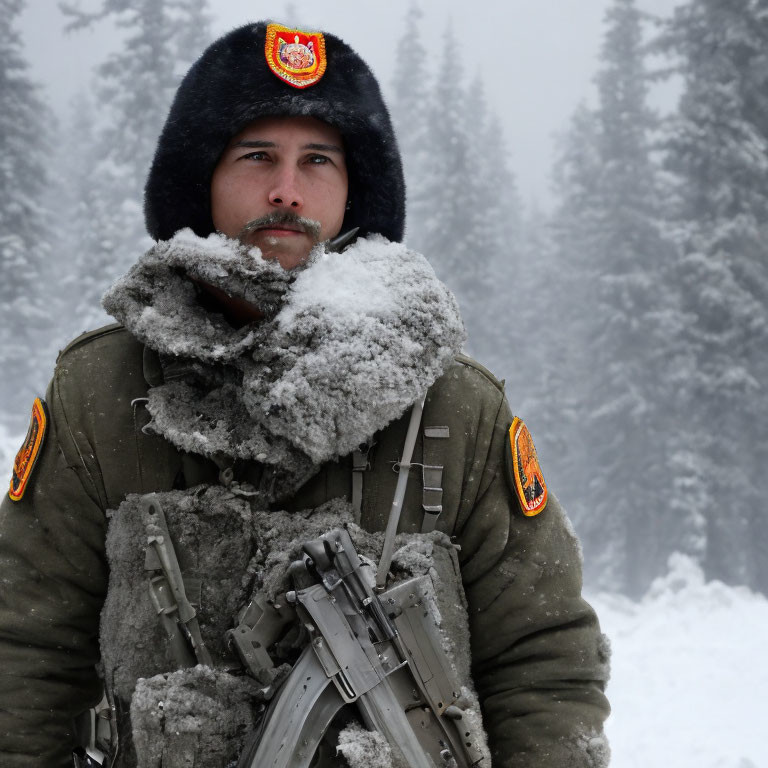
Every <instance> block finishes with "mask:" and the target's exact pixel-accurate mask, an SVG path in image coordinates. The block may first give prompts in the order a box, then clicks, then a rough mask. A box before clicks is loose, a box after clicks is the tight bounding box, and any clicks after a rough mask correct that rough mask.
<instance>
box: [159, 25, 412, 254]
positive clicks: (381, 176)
mask: <svg viewBox="0 0 768 768" xmlns="http://www.w3.org/2000/svg"><path fill="white" fill-rule="evenodd" d="M267 28H268V24H267V23H266V22H259V23H257V24H249V25H247V26H244V27H240V28H239V29H235V30H234V31H232V32H230V33H229V34H227V35H225V36H224V37H222V38H220V39H219V40H217V41H216V42H214V43H213V44H212V45H211V46H210V47H209V48H208V49H207V50H206V51H205V52H204V53H203V55H202V56H201V57H200V59H198V61H197V62H196V63H195V64H194V65H193V66H192V68H191V69H190V71H189V72H188V73H187V75H186V77H185V78H184V80H183V81H182V83H181V85H180V86H179V90H178V91H177V93H176V98H175V100H174V102H173V105H172V107H171V111H170V114H169V115H168V120H167V122H166V124H165V127H164V128H163V131H162V133H161V135H160V139H159V141H158V144H157V149H156V152H155V158H154V162H153V163H152V168H151V170H150V173H149V178H148V179H147V184H146V188H145V197H144V213H145V220H146V226H147V231H148V232H149V234H150V235H151V236H152V237H154V238H155V239H156V240H168V239H169V238H171V237H172V236H173V235H174V233H176V232H177V231H178V230H180V229H183V228H184V227H190V228H191V229H192V230H193V231H194V232H195V233H196V234H198V235H200V236H201V237H205V236H207V235H209V234H210V233H211V232H213V230H214V227H213V221H212V219H211V210H210V208H211V200H210V183H211V176H212V174H213V170H214V168H215V167H216V163H217V162H218V160H219V157H220V156H221V153H222V152H223V151H224V149H225V147H226V146H227V143H228V141H229V140H230V139H231V138H232V137H233V136H234V135H235V134H237V133H238V132H239V131H241V130H242V129H243V128H244V127H245V126H246V125H248V123H251V122H253V121H254V120H256V119H258V118H260V117H269V116H278V115H287V116H306V115H310V116H312V117H316V118H318V119H320V120H323V121H325V122H327V123H329V124H330V125H333V126H335V127H336V128H338V129H339V131H340V132H341V135H342V137H343V138H344V144H345V150H346V154H347V167H348V171H349V186H350V199H351V200H352V205H351V207H350V209H349V210H348V211H347V213H346V216H345V218H344V223H343V228H342V231H346V230H348V229H352V228H354V227H359V228H360V235H361V236H365V235H368V234H373V233H378V234H381V235H383V236H384V237H386V238H387V239H389V240H393V241H397V242H399V241H401V240H402V238H403V232H404V227H405V181H404V178H403V169H402V162H401V159H400V152H399V150H398V147H397V140H396V139H395V135H394V131H393V129H392V123H391V121H390V117H389V112H388V111H387V107H386V105H385V104H384V100H383V98H382V96H381V92H380V90H379V84H378V82H377V81H376V78H375V77H374V75H373V73H372V72H371V70H370V69H369V67H368V65H367V64H366V63H365V62H364V61H363V60H362V59H361V58H360V57H359V56H358V55H357V53H355V51H353V50H352V49H351V48H350V47H349V46H348V45H347V44H346V43H345V42H344V41H343V40H340V39H339V38H337V37H335V36H334V35H330V34H323V39H324V43H325V57H326V69H325V72H324V74H323V76H322V77H321V78H320V79H319V80H318V81H317V82H315V83H314V84H312V85H309V86H307V87H303V88H296V87H294V86H293V85H291V84H290V83H288V82H286V81H285V80H283V79H282V78H281V77H279V76H278V75H276V74H275V73H274V72H273V71H272V70H271V69H270V66H269V62H268V59H267V53H266V50H265V42H266V36H267Z"/></svg>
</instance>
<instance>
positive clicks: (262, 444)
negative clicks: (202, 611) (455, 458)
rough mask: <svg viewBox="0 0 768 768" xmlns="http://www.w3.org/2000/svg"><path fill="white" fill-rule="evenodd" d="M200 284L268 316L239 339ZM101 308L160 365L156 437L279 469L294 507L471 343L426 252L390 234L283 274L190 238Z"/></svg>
mask: <svg viewBox="0 0 768 768" xmlns="http://www.w3.org/2000/svg"><path fill="white" fill-rule="evenodd" d="M190 278H194V279H197V280H199V281H202V282H205V283H209V284H210V285H214V286H216V287H218V288H221V289H223V290H224V291H226V292H227V293H228V294H230V295H232V296H236V297H240V298H243V299H246V300H247V301H249V302H251V303H253V304H256V305H257V306H259V307H261V308H262V310H263V311H264V314H265V319H264V320H263V321H261V322H256V323H250V324H248V325H246V326H245V327H243V328H240V329H235V328H233V327H232V326H231V325H230V324H229V323H228V322H227V321H226V320H225V319H224V317H223V316H221V315H219V314H215V313H211V312H209V311H207V310H206V309H204V308H203V307H202V305H201V304H200V301H199V295H198V289H197V288H196V286H195V284H194V283H193V282H192V280H190ZM103 303H104V307H105V309H106V310H107V312H109V313H110V314H112V315H113V316H114V317H115V318H116V319H117V320H118V321H119V322H121V323H123V325H125V327H126V328H127V329H128V330H129V331H130V332H131V333H132V334H133V335H134V336H136V338H138V339H139V340H140V341H141V342H143V343H144V344H146V345H147V346H148V347H149V348H150V349H152V350H155V351H156V352H158V353H160V356H161V361H163V363H164V368H165V382H164V383H163V384H162V385H160V386H157V387H153V388H152V389H151V390H150V392H149V402H148V405H147V407H148V410H149V413H150V414H151V416H152V421H151V424H150V428H151V429H153V430H154V431H156V432H157V433H159V434H162V435H163V436H164V437H165V438H166V439H167V440H169V441H170V442H171V443H173V444H174V445H175V446H177V447H178V448H180V449H181V450H184V451H188V452H192V453H197V454H202V455H204V456H207V457H210V458H214V459H216V460H220V459H221V458H225V459H226V458H229V459H236V458H239V459H251V460H256V461H258V462H261V463H262V464H265V465H267V466H269V467H270V468H271V470H272V473H273V478H272V480H273V482H274V483H275V485H274V496H275V497H276V498H282V497H285V496H287V495H289V494H291V493H292V492H294V491H295V490H296V489H297V488H298V487H299V486H300V485H301V484H302V483H304V482H305V481H306V480H307V479H308V478H309V477H310V476H311V475H312V474H314V472H316V471H317V468H318V467H319V465H321V464H322V463H323V462H325V461H328V460H330V459H333V458H336V457H339V456H344V455H346V454H348V453H350V452H351V451H352V450H354V449H355V448H357V447H358V446H359V445H360V444H361V443H364V442H366V441H367V440H369V439H370V438H371V437H372V436H373V434H374V433H375V432H377V431H378V430H380V429H382V428H383V427H385V426H386V425H387V424H389V423H390V422H392V421H393V420H394V419H396V418H398V417H399V416H400V415H402V414H403V413H404V412H405V411H406V410H407V409H408V408H409V406H411V405H412V404H413V403H414V402H415V401H416V400H417V399H419V398H420V397H421V396H423V395H424V393H425V392H426V391H427V389H428V388H429V387H430V386H431V385H432V384H433V383H434V382H435V381H436V380H437V378H438V377H439V376H440V375H441V374H442V373H443V371H444V370H445V369H446V367H447V366H448V364H449V363H450V361H451V359H452V357H453V356H454V355H455V354H456V353H457V352H458V351H459V350H460V348H461V345H462V343H463V341H464V338H465V334H464V327H463V324H462V321H461V318H460V316H459V312H458V308H457V305H456V301H455V299H454V297H453V295H452V294H451V293H450V292H449V291H448V289H447V288H446V287H445V286H444V285H443V284H442V283H441V282H440V281H439V280H438V279H437V277H436V276H435V273H434V271H433V270H432V268H431V267H430V265H429V264H428V263H427V261H426V260H425V259H424V257H423V256H421V255H420V254H418V253H415V252H413V251H409V250H408V249H407V248H406V247H405V246H403V245H401V244H399V243H391V242H389V241H388V240H386V239H384V238H382V237H380V236H372V237H369V238H366V239H360V240H358V241H357V242H356V243H355V244H354V245H352V246H350V247H349V248H347V249H346V250H345V251H343V252H342V253H325V252H324V251H323V250H322V248H321V247H319V246H318V247H317V248H315V249H314V250H313V252H312V254H311V255H310V259H309V261H308V262H307V265H306V266H305V267H303V268H300V269H296V270H293V271H291V272H286V271H285V270H283V269H282V268H281V267H280V266H279V265H278V264H277V263H276V262H274V261H268V260H265V259H264V258H263V257H262V256H261V253H260V251H259V250H258V249H257V248H249V247H247V246H244V245H241V244H240V243H239V242H237V241H234V240H231V239H229V238H226V237H224V236H223V235H219V234H213V235H209V236H208V237H207V238H205V239H203V238H200V237H198V236H196V235H194V234H193V233H192V232H191V230H182V231H181V232H178V233H177V234H176V235H175V236H174V237H173V238H172V239H171V240H168V241H164V242H160V243H158V244H157V245H156V246H155V247H153V248H152V249H151V250H149V251H148V252H147V253H146V254H145V255H144V256H142V257H141V258H140V259H139V261H138V262H137V263H136V264H135V265H134V266H133V267H132V268H131V270H130V271H129V272H128V273H127V274H126V275H125V276H124V277H123V278H121V279H120V280H118V281H117V282H116V283H115V285H114V286H112V288H110V290H109V291H108V292H107V294H106V295H105V297H104V301H103Z"/></svg>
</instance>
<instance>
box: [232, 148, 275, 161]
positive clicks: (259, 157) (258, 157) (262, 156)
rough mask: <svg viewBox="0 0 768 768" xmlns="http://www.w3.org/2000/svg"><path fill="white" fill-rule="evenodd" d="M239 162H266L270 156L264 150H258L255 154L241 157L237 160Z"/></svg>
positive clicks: (251, 153) (250, 153) (249, 153)
mask: <svg viewBox="0 0 768 768" xmlns="http://www.w3.org/2000/svg"><path fill="white" fill-rule="evenodd" d="M237 159H238V160H253V161H255V162H259V161H266V160H269V155H268V154H267V153H266V152H265V151H264V150H262V149H259V150H256V151H255V152H248V153H246V154H244V155H240V157H238V158H237Z"/></svg>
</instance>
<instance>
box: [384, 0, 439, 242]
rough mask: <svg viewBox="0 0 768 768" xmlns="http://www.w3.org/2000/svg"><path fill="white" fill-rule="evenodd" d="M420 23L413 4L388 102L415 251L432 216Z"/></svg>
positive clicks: (399, 46) (426, 75) (426, 87)
mask: <svg viewBox="0 0 768 768" xmlns="http://www.w3.org/2000/svg"><path fill="white" fill-rule="evenodd" d="M421 19H422V12H421V9H420V7H419V5H418V4H417V3H416V2H415V1H414V2H411V4H410V6H409V8H408V12H407V14H406V16H405V22H404V29H403V34H402V37H401V38H400V40H399V42H398V44H397V52H396V54H395V73H394V76H393V78H392V83H391V94H392V95H391V98H390V99H388V102H389V105H390V111H391V115H392V122H393V124H394V127H395V133H396V135H397V140H398V144H399V146H400V153H401V155H402V158H403V171H404V173H405V185H406V190H407V192H408V206H407V221H406V242H408V243H410V244H411V245H412V246H413V247H416V248H418V247H421V245H422V243H423V236H422V229H423V226H424V218H425V216H426V215H428V212H429V208H428V206H427V205H426V190H425V189H424V172H425V168H426V166H427V163H428V162H429V159H428V153H429V149H430V138H429V132H430V130H429V129H430V127H429V123H428V120H427V93H428V90H429V85H428V84H429V78H430V77H431V75H430V73H429V71H428V69H427V65H428V63H429V62H428V59H427V52H426V50H425V48H424V45H423V44H422V42H421V31H420V28H419V25H420V23H421Z"/></svg>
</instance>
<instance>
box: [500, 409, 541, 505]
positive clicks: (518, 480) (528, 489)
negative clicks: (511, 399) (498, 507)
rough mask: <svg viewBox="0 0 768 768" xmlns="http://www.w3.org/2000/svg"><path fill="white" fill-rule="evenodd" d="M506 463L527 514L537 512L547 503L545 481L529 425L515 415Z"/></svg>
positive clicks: (518, 498)
mask: <svg viewBox="0 0 768 768" xmlns="http://www.w3.org/2000/svg"><path fill="white" fill-rule="evenodd" d="M506 463H507V470H508V474H509V478H508V479H509V482H510V485H511V486H512V490H513V491H514V492H515V495H516V496H517V500H518V501H519V502H520V508H521V509H522V512H523V514H524V515H526V516H527V517H533V516H534V515H538V514H539V512H541V511H542V510H543V509H544V507H546V506H547V484H546V483H545V482H544V475H543V473H542V471H541V467H540V466H539V458H538V456H537V455H536V448H535V447H534V445H533V438H532V437H531V433H530V432H529V431H528V427H526V426H525V424H523V422H522V420H521V419H518V418H517V417H515V420H514V421H513V422H512V426H511V427H510V428H509V440H508V443H507V451H506Z"/></svg>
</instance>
